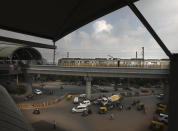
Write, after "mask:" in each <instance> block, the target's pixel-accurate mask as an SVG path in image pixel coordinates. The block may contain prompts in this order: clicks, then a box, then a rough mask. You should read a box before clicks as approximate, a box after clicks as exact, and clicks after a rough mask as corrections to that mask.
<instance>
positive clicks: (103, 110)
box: [98, 107, 108, 114]
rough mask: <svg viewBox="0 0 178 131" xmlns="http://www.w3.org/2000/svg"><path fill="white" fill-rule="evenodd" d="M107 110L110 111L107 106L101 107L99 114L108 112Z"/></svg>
mask: <svg viewBox="0 0 178 131" xmlns="http://www.w3.org/2000/svg"><path fill="white" fill-rule="evenodd" d="M107 111H108V110H107V107H99V111H98V113H99V114H106V112H107Z"/></svg>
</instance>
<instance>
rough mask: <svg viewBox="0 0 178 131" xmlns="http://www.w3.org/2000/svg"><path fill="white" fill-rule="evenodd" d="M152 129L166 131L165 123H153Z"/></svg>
mask: <svg viewBox="0 0 178 131" xmlns="http://www.w3.org/2000/svg"><path fill="white" fill-rule="evenodd" d="M150 128H151V129H152V130H153V131H164V128H165V125H164V123H162V122H159V121H152V122H151V125H150Z"/></svg>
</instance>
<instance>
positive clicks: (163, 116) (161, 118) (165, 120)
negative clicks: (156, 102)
mask: <svg viewBox="0 0 178 131" xmlns="http://www.w3.org/2000/svg"><path fill="white" fill-rule="evenodd" d="M157 120H158V121H160V122H163V123H165V124H168V115H167V114H163V113H160V115H159V117H158V118H157Z"/></svg>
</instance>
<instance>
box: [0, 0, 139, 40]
mask: <svg viewBox="0 0 178 131" xmlns="http://www.w3.org/2000/svg"><path fill="white" fill-rule="evenodd" d="M135 1H137V0H28V1H26V0H18V1H17V0H15V1H14V0H5V1H1V2H0V4H1V8H0V17H1V20H0V28H1V29H5V30H10V31H14V32H18V33H23V34H28V35H32V36H37V37H42V38H46V39H50V40H53V41H57V40H59V39H60V38H62V37H64V36H65V35H67V34H69V33H71V32H72V31H74V30H76V29H78V28H80V27H81V26H83V25H85V24H87V23H89V22H91V21H93V20H95V19H97V18H99V17H101V16H104V15H106V14H108V13H110V12H112V11H115V10H117V9H120V8H122V7H124V6H126V5H127V4H128V2H135Z"/></svg>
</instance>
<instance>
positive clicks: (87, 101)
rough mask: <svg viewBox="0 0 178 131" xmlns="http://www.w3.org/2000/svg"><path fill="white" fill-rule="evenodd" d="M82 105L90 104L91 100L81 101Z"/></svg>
mask: <svg viewBox="0 0 178 131" xmlns="http://www.w3.org/2000/svg"><path fill="white" fill-rule="evenodd" d="M80 105H81V106H90V105H91V102H90V101H89V100H85V101H83V102H82V103H80Z"/></svg>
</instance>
